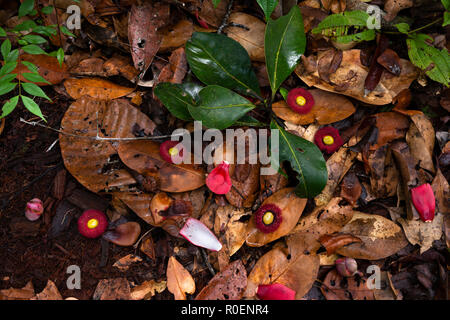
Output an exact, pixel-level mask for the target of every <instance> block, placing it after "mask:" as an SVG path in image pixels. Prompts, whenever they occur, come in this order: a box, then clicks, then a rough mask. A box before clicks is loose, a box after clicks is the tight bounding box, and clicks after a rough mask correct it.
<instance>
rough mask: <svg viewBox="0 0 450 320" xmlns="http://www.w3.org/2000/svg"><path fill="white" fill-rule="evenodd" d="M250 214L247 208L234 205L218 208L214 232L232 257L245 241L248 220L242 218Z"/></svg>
mask: <svg viewBox="0 0 450 320" xmlns="http://www.w3.org/2000/svg"><path fill="white" fill-rule="evenodd" d="M248 214H251V212H245V210H243V209H238V208H235V207H233V206H232V205H226V206H224V207H219V208H217V211H216V219H215V221H214V232H215V234H216V235H217V236H218V238H219V241H220V242H221V243H222V244H223V249H222V250H224V251H226V253H227V255H228V256H230V257H231V256H232V255H233V254H235V253H236V251H238V250H239V249H240V248H241V246H242V245H243V244H244V242H245V237H246V231H247V222H242V221H240V219H241V218H242V217H244V216H246V215H248ZM222 250H221V251H222Z"/></svg>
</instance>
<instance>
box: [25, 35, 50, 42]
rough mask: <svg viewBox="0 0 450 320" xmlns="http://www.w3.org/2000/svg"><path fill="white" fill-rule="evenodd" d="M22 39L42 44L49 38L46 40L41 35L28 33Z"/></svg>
mask: <svg viewBox="0 0 450 320" xmlns="http://www.w3.org/2000/svg"><path fill="white" fill-rule="evenodd" d="M22 39H23V40H25V41H27V42H28V43H31V44H42V43H46V42H47V40H45V39H44V38H42V37H41V36H38V35H34V34H27V35H26V36H24V37H22Z"/></svg>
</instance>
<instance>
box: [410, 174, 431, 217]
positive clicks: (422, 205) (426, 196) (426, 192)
mask: <svg viewBox="0 0 450 320" xmlns="http://www.w3.org/2000/svg"><path fill="white" fill-rule="evenodd" d="M411 200H412V203H413V205H414V207H415V208H416V210H417V212H418V213H419V216H420V219H422V221H424V222H431V221H433V219H434V211H435V206H436V199H435V197H434V193H433V189H432V188H431V185H430V184H429V183H425V184H422V185H421V186H418V187H415V188H413V189H411Z"/></svg>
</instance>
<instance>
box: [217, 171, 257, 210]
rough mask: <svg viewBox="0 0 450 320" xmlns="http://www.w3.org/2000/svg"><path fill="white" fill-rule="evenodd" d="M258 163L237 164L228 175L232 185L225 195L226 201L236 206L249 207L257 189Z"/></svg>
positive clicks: (253, 200)
mask: <svg viewBox="0 0 450 320" xmlns="http://www.w3.org/2000/svg"><path fill="white" fill-rule="evenodd" d="M259 168H260V165H259V164H248V163H246V164H237V165H236V166H235V170H234V172H233V174H232V175H231V176H230V178H231V182H232V184H233V187H232V188H231V190H230V191H229V192H228V193H227V194H226V195H225V197H226V199H227V200H228V202H229V203H230V204H231V205H233V206H235V207H238V208H249V207H251V206H252V205H253V203H254V202H255V199H256V196H257V195H258V189H259V178H260V174H259V172H260V170H259Z"/></svg>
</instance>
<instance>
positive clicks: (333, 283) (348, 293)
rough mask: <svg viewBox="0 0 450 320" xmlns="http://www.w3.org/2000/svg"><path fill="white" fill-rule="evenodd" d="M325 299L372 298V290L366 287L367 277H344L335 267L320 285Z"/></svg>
mask: <svg viewBox="0 0 450 320" xmlns="http://www.w3.org/2000/svg"><path fill="white" fill-rule="evenodd" d="M320 290H321V291H322V293H323V295H324V296H325V298H326V299H327V300H374V299H375V297H374V290H372V289H369V288H368V287H367V279H365V278H363V279H361V280H359V281H358V280H356V279H355V278H354V277H351V278H344V277H342V276H341V275H340V274H339V273H338V272H337V271H336V269H333V270H331V271H330V272H328V274H327V275H326V277H325V279H324V281H323V283H322V286H321V287H320Z"/></svg>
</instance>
